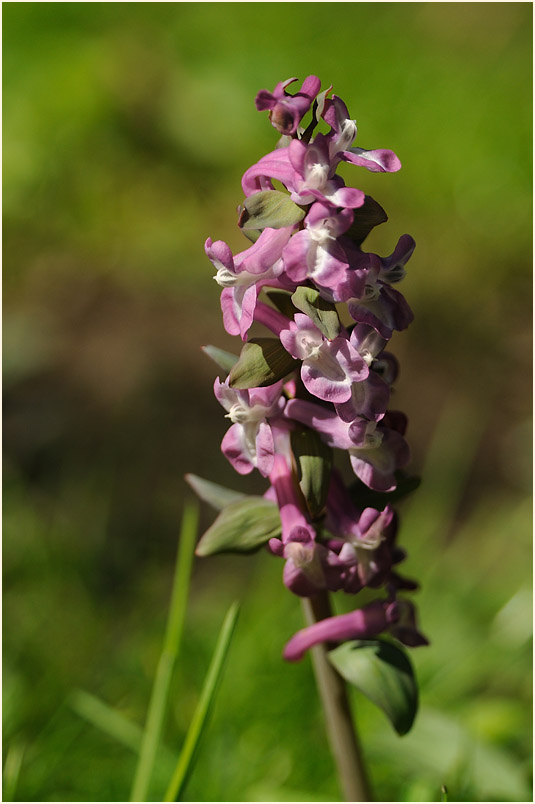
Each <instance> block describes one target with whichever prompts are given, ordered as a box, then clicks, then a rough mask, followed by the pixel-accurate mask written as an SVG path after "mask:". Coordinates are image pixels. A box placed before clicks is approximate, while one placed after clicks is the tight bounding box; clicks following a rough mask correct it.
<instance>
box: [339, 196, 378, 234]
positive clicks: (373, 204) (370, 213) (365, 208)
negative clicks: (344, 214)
mask: <svg viewBox="0 0 535 804" xmlns="http://www.w3.org/2000/svg"><path fill="white" fill-rule="evenodd" d="M354 212H355V218H354V220H353V223H352V224H351V226H350V227H349V229H348V230H347V232H345V237H350V238H351V240H353V242H354V243H356V245H357V246H360V244H361V243H362V241H363V240H365V239H366V238H367V237H368V235H369V234H370V232H371V230H372V229H373V228H374V227H375V226H378V225H379V224H380V223H385V221H387V220H388V216H387V214H386V212H385V211H384V209H383V208H382V206H381V205H380V204H378V203H377V201H374V199H373V198H372V197H371V196H369V195H367V196H366V198H365V199H364V204H363V205H362V206H361V207H358V209H355V210H354Z"/></svg>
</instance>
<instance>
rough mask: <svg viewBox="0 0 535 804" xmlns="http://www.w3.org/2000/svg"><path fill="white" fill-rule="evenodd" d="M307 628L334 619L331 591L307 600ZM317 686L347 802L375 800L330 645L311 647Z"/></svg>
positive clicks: (305, 602)
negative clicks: (329, 653)
mask: <svg viewBox="0 0 535 804" xmlns="http://www.w3.org/2000/svg"><path fill="white" fill-rule="evenodd" d="M302 603H303V611H304V615H305V621H306V623H307V625H313V624H314V623H315V622H317V621H318V620H324V619H325V618H326V617H332V610H331V604H330V601H329V596H328V593H327V592H321V593H320V594H319V595H316V596H315V597H312V598H303V599H302ZM311 654H312V663H313V666H314V674H315V676H316V683H317V685H318V690H319V693H320V698H321V701H322V704H323V710H324V712H325V721H326V725H327V735H328V737H329V743H330V746H331V751H332V754H333V757H334V761H335V763H336V766H337V768H338V775H339V778H340V784H341V787H342V791H343V793H344V798H345V800H346V801H372V800H373V799H372V796H371V791H370V786H369V783H368V779H367V776H366V770H365V767H364V762H363V759H362V753H361V749H360V745H359V741H358V738H357V733H356V730H355V725H354V723H353V718H352V716H351V709H350V707H349V701H348V698H347V691H346V685H345V682H344V680H343V679H342V678H341V676H339V675H338V673H337V672H336V670H335V669H334V667H333V666H332V665H331V663H330V662H329V660H328V658H327V646H326V645H324V644H322V645H316V647H314V648H311Z"/></svg>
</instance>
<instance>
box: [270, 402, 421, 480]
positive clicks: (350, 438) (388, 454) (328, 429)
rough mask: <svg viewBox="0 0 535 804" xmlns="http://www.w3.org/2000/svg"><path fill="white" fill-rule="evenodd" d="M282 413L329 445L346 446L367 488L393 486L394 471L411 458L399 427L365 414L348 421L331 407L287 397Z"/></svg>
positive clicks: (353, 466) (343, 447)
mask: <svg viewBox="0 0 535 804" xmlns="http://www.w3.org/2000/svg"><path fill="white" fill-rule="evenodd" d="M284 415H285V416H287V417H288V418H291V419H295V420H296V421H299V422H302V424H305V425H306V426H307V427H310V428H311V429H313V430H316V431H317V432H318V433H319V435H320V436H321V438H322V439H323V440H324V441H325V442H326V443H327V444H328V445H329V446H331V447H335V448H338V449H343V450H347V451H348V453H349V459H350V462H351V466H352V468H353V471H354V472H355V474H356V475H357V477H358V478H359V479H360V480H362V482H363V483H364V484H365V485H366V486H368V487H369V488H371V489H374V490H375V491H393V489H395V488H396V479H395V476H394V473H395V471H396V470H397V469H400V468H402V467H403V466H405V465H406V464H407V463H408V461H409V458H410V452H409V447H408V444H407V442H406V441H405V439H404V438H403V436H402V435H401V433H399V432H398V431H396V430H393V429H391V428H389V427H384V426H382V423H381V422H379V424H377V422H375V421H368V420H367V419H364V418H357V419H355V420H354V421H352V422H351V423H349V424H348V423H347V422H344V421H342V419H340V418H339V417H338V416H337V415H336V413H335V412H334V411H331V410H328V409H327V408H324V407H321V406H320V405H318V404H316V403H314V402H308V401H306V400H303V399H290V400H289V401H288V402H287V403H286V407H285V410H284Z"/></svg>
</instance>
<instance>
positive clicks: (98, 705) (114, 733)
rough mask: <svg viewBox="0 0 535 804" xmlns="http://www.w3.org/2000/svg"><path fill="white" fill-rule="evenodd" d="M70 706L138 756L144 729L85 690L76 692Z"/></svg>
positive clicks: (70, 699) (73, 693)
mask: <svg viewBox="0 0 535 804" xmlns="http://www.w3.org/2000/svg"><path fill="white" fill-rule="evenodd" d="M69 704H70V707H71V709H73V710H74V711H75V712H76V714H77V715H79V716H80V717H83V718H84V720H87V721H88V722H89V723H91V724H92V725H93V726H96V728H97V729H100V731H103V732H104V733H105V734H107V735H109V736H110V737H113V738H114V739H115V740H117V742H118V743H122V745H125V746H126V747H127V748H130V750H131V751H134V752H135V753H136V754H137V753H138V752H139V749H140V747H141V742H142V739H143V729H141V728H140V727H139V726H138V725H137V723H132V722H131V721H130V720H127V718H125V717H123V715H121V714H120V713H119V712H117V711H116V710H115V709H113V708H112V707H111V706H108V704H106V703H104V701H101V700H100V698H96V697H95V696H94V695H91V694H90V693H89V692H85V691H84V690H74V691H73V692H72V694H71V695H70V697H69Z"/></svg>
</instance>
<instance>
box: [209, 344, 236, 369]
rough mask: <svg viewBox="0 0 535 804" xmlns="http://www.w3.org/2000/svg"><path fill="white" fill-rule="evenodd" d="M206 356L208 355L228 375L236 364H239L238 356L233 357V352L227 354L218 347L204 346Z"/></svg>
mask: <svg viewBox="0 0 535 804" xmlns="http://www.w3.org/2000/svg"><path fill="white" fill-rule="evenodd" d="M201 349H202V350H203V352H204V354H205V355H208V357H209V358H211V359H212V360H213V361H214V363H215V364H216V365H218V366H219V368H220V369H223V371H224V372H225V373H226V374H228V373H229V371H230V370H231V369H232V367H233V366H234V364H235V363H237V362H238V355H233V354H232V352H226V351H225V350H224V349H219V348H218V347H217V346H210V345H208V346H202V347H201Z"/></svg>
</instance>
